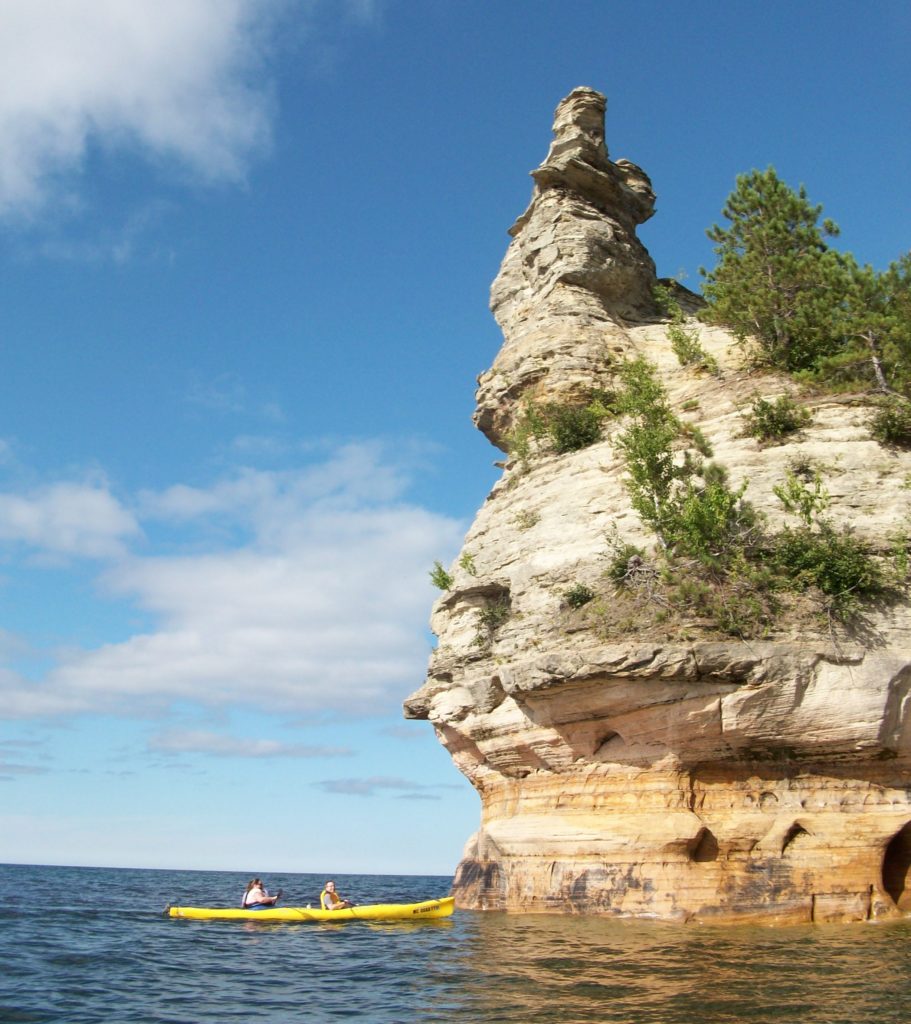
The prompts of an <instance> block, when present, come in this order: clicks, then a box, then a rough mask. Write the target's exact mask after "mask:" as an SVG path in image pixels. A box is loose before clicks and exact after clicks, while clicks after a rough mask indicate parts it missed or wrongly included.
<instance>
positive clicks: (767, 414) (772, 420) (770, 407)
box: [744, 395, 813, 444]
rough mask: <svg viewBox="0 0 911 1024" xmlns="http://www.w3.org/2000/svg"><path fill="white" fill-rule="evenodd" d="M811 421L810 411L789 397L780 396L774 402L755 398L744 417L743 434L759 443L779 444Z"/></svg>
mask: <svg viewBox="0 0 911 1024" xmlns="http://www.w3.org/2000/svg"><path fill="white" fill-rule="evenodd" d="M812 420H813V417H812V414H811V413H810V410H809V409H807V408H806V406H803V405H799V404H798V403H797V402H795V401H794V399H793V398H791V396H790V395H780V396H779V397H778V398H776V399H775V401H774V402H769V401H767V400H766V399H765V398H759V397H757V398H756V399H755V401H754V402H753V404H752V406H751V407H750V413H749V414H748V415H747V416H746V417H745V420H744V424H745V429H744V433H745V434H746V436H747V437H756V438H758V439H759V440H760V441H766V442H771V443H778V444H780V443H781V442H782V441H783V440H784V439H785V438H786V437H787V436H788V435H789V434H795V433H797V432H798V431H800V430H802V429H803V428H804V427H806V426H808V425H809V424H810V423H811V422H812Z"/></svg>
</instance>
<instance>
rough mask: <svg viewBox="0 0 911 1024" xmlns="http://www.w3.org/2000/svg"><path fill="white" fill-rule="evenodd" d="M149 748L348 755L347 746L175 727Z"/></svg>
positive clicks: (223, 754) (245, 753)
mask: <svg viewBox="0 0 911 1024" xmlns="http://www.w3.org/2000/svg"><path fill="white" fill-rule="evenodd" d="M149 749H150V750H152V751H155V752H156V753H165V754H211V755H213V756H215V757H248V758H266V757H268V758H272V757H307V758H309V757H348V756H350V755H351V753H352V751H351V750H349V749H348V748H347V747H329V746H314V745H308V744H305V743H282V742H280V741H279V740H255V739H248V738H240V737H236V736H222V735H220V734H219V733H214V732H208V731H206V730H172V731H169V732H163V733H158V734H157V735H156V736H153V737H152V738H151V739H150V740H149Z"/></svg>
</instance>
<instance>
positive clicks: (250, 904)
mask: <svg viewBox="0 0 911 1024" xmlns="http://www.w3.org/2000/svg"><path fill="white" fill-rule="evenodd" d="M254 889H259V890H260V892H262V891H263V890H262V887H261V886H256V885H254V886H251V887H250V888H249V889H247V890H246V891H245V892H244V897H243V899H242V900H241V901H240V905H241V906H242V907H243V908H244V909H245V910H246V908H247V907H253V906H256V905H257V904H258V903H259V900H253V901H252V902H251V903H248V902H247V897H248V896H249V895H250V893H251V892H253V890H254Z"/></svg>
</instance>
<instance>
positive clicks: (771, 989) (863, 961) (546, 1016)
mask: <svg viewBox="0 0 911 1024" xmlns="http://www.w3.org/2000/svg"><path fill="white" fill-rule="evenodd" d="M460 925H461V927H462V929H463V935H462V936H461V941H460V943H459V958H458V961H457V964H453V963H450V964H449V965H448V968H449V970H450V971H453V970H454V971H455V974H456V975H457V976H459V977H460V978H461V984H462V986H463V987H464V988H463V999H464V1002H463V1012H464V1011H469V1014H468V1015H469V1017H471V1018H473V1019H476V1020H484V1021H491V1022H493V1021H521V1020H528V1021H540V1022H551V1021H552V1022H561V1024H562V1022H575V1021H605V1022H606V1021H618V1022H620V1021H622V1022H630V1021H636V1022H640V1021H641V1022H646V1021H655V1022H661V1024H676V1022H680V1024H691V1022H694V1021H699V1022H704V1024H713V1022H719V1024H720V1022H735V1021H736V1022H740V1021H795V1022H796V1021H800V1022H811V1021H813V1022H816V1021H818V1022H827V1024H836V1022H845V1024H849V1022H850V1024H854V1022H858V1021H908V1020H911V923H904V922H903V923H899V924H884V925H854V926H840V927H792V928H784V929H774V930H773V929H768V928H759V927H753V926H751V927H733V928H721V927H716V926H709V927H707V926H693V925H676V924H675V925H670V924H662V923H657V922H644V921H617V920H606V919H603V918H580V917H550V916H546V917H543V916H537V915H536V916H528V917H512V916H507V915H502V914H472V915H462V920H461V921H460ZM434 1019H439V1020H446V1019H450V1018H447V1017H445V1016H442V1017H439V1018H434Z"/></svg>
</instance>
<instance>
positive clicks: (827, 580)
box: [772, 520, 886, 619]
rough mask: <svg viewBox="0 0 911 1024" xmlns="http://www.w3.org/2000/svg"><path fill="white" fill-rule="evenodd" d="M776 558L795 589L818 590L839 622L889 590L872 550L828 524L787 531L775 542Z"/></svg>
mask: <svg viewBox="0 0 911 1024" xmlns="http://www.w3.org/2000/svg"><path fill="white" fill-rule="evenodd" d="M772 557H773V559H774V565H775V568H776V569H777V570H778V571H779V572H780V573H781V574H782V575H785V576H786V577H787V579H788V583H789V586H790V588H791V589H794V590H806V589H807V588H808V587H816V588H817V589H818V590H820V591H821V592H822V593H823V594H825V595H826V596H827V598H828V599H829V608H830V610H831V611H832V612H833V614H835V616H836V617H837V618H842V619H843V618H847V617H848V616H849V615H850V614H851V613H852V612H853V611H854V610H855V609H856V607H857V604H858V602H859V601H861V600H863V599H865V598H871V597H875V596H876V595H877V594H880V593H881V592H882V591H883V589H884V588H885V583H886V579H885V575H884V573H883V570H882V568H881V567H880V565H879V563H878V562H877V561H876V560H875V559H874V557H873V555H872V553H871V551H870V549H869V546H868V545H866V544H865V543H864V542H863V541H861V540H859V539H858V538H857V537H855V536H854V535H853V534H852V533H850V532H849V531H847V530H838V529H836V528H835V526H833V524H832V523H831V522H829V521H827V520H821V521H820V522H818V523H817V524H816V525H815V527H810V526H800V527H797V528H791V527H788V526H786V527H784V528H783V529H782V530H781V531H780V532H779V533H777V534H776V535H775V537H774V538H773V547H772Z"/></svg>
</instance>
